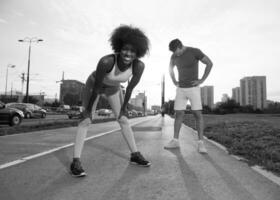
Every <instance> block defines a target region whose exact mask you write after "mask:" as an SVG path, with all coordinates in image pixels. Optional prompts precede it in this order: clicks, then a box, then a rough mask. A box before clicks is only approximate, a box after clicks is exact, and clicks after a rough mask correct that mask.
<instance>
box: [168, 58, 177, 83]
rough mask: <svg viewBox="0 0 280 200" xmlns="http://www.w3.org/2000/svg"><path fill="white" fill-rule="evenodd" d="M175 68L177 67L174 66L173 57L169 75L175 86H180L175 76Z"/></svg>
mask: <svg viewBox="0 0 280 200" xmlns="http://www.w3.org/2000/svg"><path fill="white" fill-rule="evenodd" d="M174 67H175V65H174V63H173V60H172V57H171V58H170V63H169V75H170V77H171V79H172V81H173V83H174V85H176V86H178V81H177V80H176V78H175V74H174Z"/></svg>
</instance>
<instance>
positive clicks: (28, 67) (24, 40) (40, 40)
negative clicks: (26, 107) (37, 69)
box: [18, 37, 43, 103]
mask: <svg viewBox="0 0 280 200" xmlns="http://www.w3.org/2000/svg"><path fill="white" fill-rule="evenodd" d="M18 41H19V42H28V44H29V48H28V64H27V81H26V103H29V71H30V54H31V43H32V42H37V43H38V42H42V41H43V40H42V39H38V38H36V37H33V38H29V37H26V38H24V39H23V40H18Z"/></svg>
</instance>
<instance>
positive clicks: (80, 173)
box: [70, 159, 86, 177]
mask: <svg viewBox="0 0 280 200" xmlns="http://www.w3.org/2000/svg"><path fill="white" fill-rule="evenodd" d="M70 173H71V175H72V176H75V177H84V176H86V173H85V171H84V170H83V168H82V165H81V161H80V160H76V159H73V162H72V163H71V166H70Z"/></svg>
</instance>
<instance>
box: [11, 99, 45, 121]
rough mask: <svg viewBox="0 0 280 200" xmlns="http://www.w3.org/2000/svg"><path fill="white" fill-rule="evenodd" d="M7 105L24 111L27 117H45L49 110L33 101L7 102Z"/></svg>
mask: <svg viewBox="0 0 280 200" xmlns="http://www.w3.org/2000/svg"><path fill="white" fill-rule="evenodd" d="M6 107H9V108H17V109H19V110H21V111H23V113H24V117H25V118H27V119H29V118H31V117H32V118H34V117H40V118H45V117H46V116H47V111H46V110H45V109H43V108H41V107H40V106H37V105H35V104H32V103H7V104H6Z"/></svg>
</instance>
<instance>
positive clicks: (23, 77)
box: [20, 73, 26, 95]
mask: <svg viewBox="0 0 280 200" xmlns="http://www.w3.org/2000/svg"><path fill="white" fill-rule="evenodd" d="M20 79H21V93H22V95H23V85H24V81H26V80H25V73H21V77H20Z"/></svg>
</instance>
